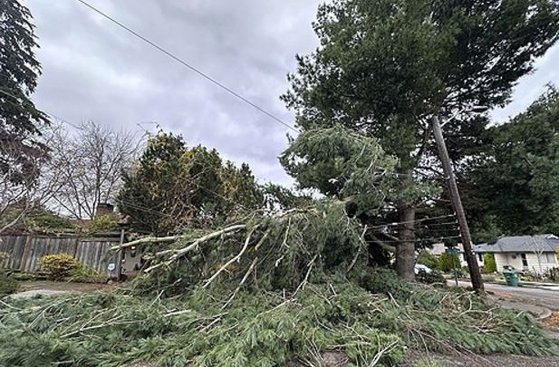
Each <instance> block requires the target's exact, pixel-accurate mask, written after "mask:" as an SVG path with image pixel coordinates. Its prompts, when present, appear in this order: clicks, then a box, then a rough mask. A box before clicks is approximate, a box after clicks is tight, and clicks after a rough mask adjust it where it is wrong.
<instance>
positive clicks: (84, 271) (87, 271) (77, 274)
mask: <svg viewBox="0 0 559 367" xmlns="http://www.w3.org/2000/svg"><path fill="white" fill-rule="evenodd" d="M68 280H69V281H72V282H78V283H104V282H105V281H106V280H107V277H106V276H104V275H103V274H101V273H99V272H98V271H97V270H95V269H93V268H92V267H91V266H80V267H78V268H77V269H74V270H72V271H71V272H70V274H69V275H68Z"/></svg>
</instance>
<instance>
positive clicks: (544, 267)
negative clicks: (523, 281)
mask: <svg viewBox="0 0 559 367" xmlns="http://www.w3.org/2000/svg"><path fill="white" fill-rule="evenodd" d="M550 254H551V253H550ZM553 255H555V254H553ZM538 257H539V261H538ZM526 260H528V268H527V269H525V270H527V271H530V272H534V273H539V274H542V273H545V272H546V271H548V270H549V269H551V268H554V267H556V266H557V262H556V260H555V256H547V254H546V253H543V254H540V255H539V256H538V255H537V254H535V253H526Z"/></svg>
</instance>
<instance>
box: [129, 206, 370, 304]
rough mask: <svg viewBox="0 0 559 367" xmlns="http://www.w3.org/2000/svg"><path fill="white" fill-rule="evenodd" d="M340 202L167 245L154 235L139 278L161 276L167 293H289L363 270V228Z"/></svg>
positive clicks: (181, 238)
mask: <svg viewBox="0 0 559 367" xmlns="http://www.w3.org/2000/svg"><path fill="white" fill-rule="evenodd" d="M343 204H344V203H342V202H336V203H333V204H332V203H328V204H324V205H319V206H317V207H316V208H312V209H306V210H303V209H301V210H291V211H288V212H286V213H283V214H282V215H280V216H275V217H269V216H268V217H267V216H257V215H254V216H253V217H252V218H251V219H249V220H248V221H247V222H246V223H245V224H236V225H232V226H229V227H225V228H223V229H220V230H218V231H214V232H211V233H206V234H204V235H202V236H200V237H197V238H195V237H192V236H190V235H189V236H184V235H183V236H176V237H175V242H174V243H173V244H171V245H170V246H161V241H157V238H156V239H155V241H153V242H151V243H152V244H153V243H156V244H157V245H156V246H154V245H151V246H150V247H149V249H148V251H147V252H146V253H145V255H144V256H145V257H146V258H147V259H148V265H147V266H146V267H145V269H144V271H143V272H144V274H145V275H144V280H145V281H146V282H148V283H149V281H150V279H156V280H157V287H156V289H159V288H160V287H161V284H162V283H161V282H162V281H163V280H164V281H165V282H167V284H168V285H170V287H169V288H167V289H166V294H168V295H169V294H170V293H172V292H173V290H174V291H177V292H183V291H184V289H185V288H188V287H193V286H195V285H202V286H203V287H204V288H207V287H210V286H213V285H216V286H218V287H221V288H226V289H228V290H230V291H231V293H232V294H235V293H238V291H239V290H238V288H239V287H247V288H258V289H262V290H277V289H281V290H285V291H288V292H294V291H295V290H297V289H299V288H300V287H301V286H303V285H304V283H307V282H309V281H316V280H319V279H320V278H322V277H324V276H326V275H327V274H334V273H341V274H347V273H349V272H350V271H354V270H362V269H363V268H364V267H365V266H366V263H367V249H366V244H365V242H364V239H363V236H364V231H363V229H362V226H361V225H360V223H359V222H358V220H356V219H351V218H348V217H347V215H346V214H345V212H344V205H343ZM185 238H188V240H184V239H185ZM152 240H153V239H152ZM135 242H136V244H138V241H135ZM146 242H149V241H146ZM165 242H167V237H166V238H165ZM148 288H149V287H148ZM142 289H144V290H145V288H142Z"/></svg>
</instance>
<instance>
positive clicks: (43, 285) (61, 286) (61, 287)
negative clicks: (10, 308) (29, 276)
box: [20, 280, 115, 293]
mask: <svg viewBox="0 0 559 367" xmlns="http://www.w3.org/2000/svg"><path fill="white" fill-rule="evenodd" d="M113 288H115V285H108V284H104V283H102V284H99V283H74V282H52V281H48V280H40V281H32V282H21V283H20V291H35V290H49V291H65V292H81V293H90V292H95V291H99V290H110V289H113Z"/></svg>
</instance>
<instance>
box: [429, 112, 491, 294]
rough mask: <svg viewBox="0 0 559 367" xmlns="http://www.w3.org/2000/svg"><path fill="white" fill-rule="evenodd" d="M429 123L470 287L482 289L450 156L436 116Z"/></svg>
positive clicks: (476, 289) (477, 289)
mask: <svg viewBox="0 0 559 367" xmlns="http://www.w3.org/2000/svg"><path fill="white" fill-rule="evenodd" d="M431 125H432V127H433V133H434V134H435V142H436V143H437V148H438V150H439V156H440V158H441V162H442V164H443V171H444V175H445V178H446V181H447V184H448V189H449V191H450V200H451V202H452V207H453V208H454V212H455V213H456V219H457V220H458V225H459V226H460V237H461V238H462V246H464V254H465V256H466V262H467V263H468V270H469V271H470V279H471V280H472V287H473V288H474V290H475V291H483V281H482V279H481V274H480V272H479V266H478V264H477V259H476V257H475V255H474V252H473V251H472V237H471V236H470V228H469V227H468V221H467V220H466V214H465V213H464V207H463V206H462V200H460V193H459V192H458V185H456V178H455V177H454V171H453V170H452V164H451V163H450V157H449V156H448V150H447V149H446V144H445V141H444V138H443V132H442V129H441V124H440V122H439V118H438V116H433V118H432V119H431Z"/></svg>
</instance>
